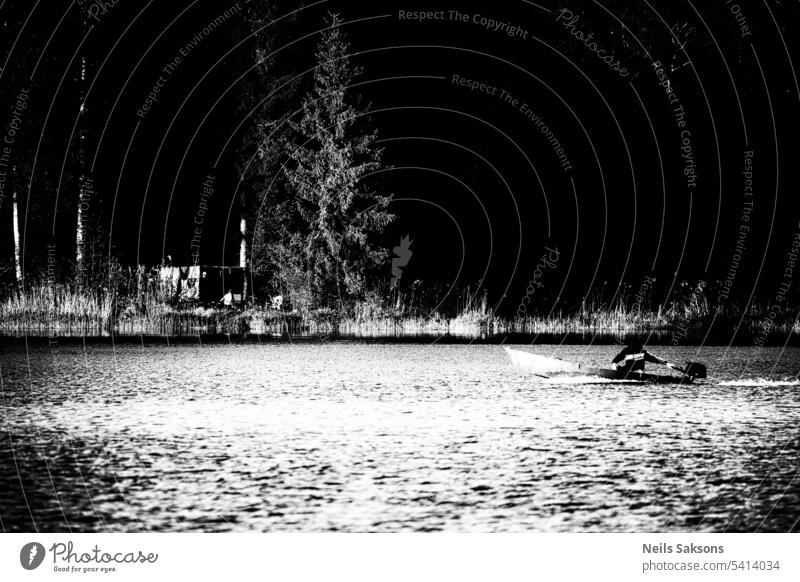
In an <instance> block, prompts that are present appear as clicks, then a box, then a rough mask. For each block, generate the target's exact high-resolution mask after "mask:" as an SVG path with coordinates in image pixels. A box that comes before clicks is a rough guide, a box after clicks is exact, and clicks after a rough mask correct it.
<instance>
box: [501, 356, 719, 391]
mask: <svg viewBox="0 0 800 582" xmlns="http://www.w3.org/2000/svg"><path fill="white" fill-rule="evenodd" d="M505 350H506V353H507V354H508V356H509V357H510V358H511V363H512V364H513V365H514V366H515V367H516V368H518V369H520V370H524V371H525V372H528V373H530V374H533V375H534V376H537V377H539V378H544V379H550V378H562V377H581V376H583V377H587V378H597V379H603V380H612V381H613V380H619V381H634V382H652V383H658V384H691V383H692V382H694V380H695V379H696V378H705V377H706V367H705V365H703V364H701V363H699V362H688V363H687V364H686V367H684V368H681V367H680V366H677V365H675V364H671V363H669V362H666V361H663V360H661V362H660V363H663V364H664V365H665V366H667V367H668V368H670V369H672V370H675V371H676V372H678V373H679V374H680V375H675V374H649V373H647V372H644V371H643V370H625V369H621V368H611V367H608V368H604V367H600V366H591V365H586V364H576V363H574V362H568V361H566V360H562V359H561V358H551V357H549V356H542V355H540V354H534V353H531V352H527V351H523V350H517V349H514V348H509V347H506V348H505Z"/></svg>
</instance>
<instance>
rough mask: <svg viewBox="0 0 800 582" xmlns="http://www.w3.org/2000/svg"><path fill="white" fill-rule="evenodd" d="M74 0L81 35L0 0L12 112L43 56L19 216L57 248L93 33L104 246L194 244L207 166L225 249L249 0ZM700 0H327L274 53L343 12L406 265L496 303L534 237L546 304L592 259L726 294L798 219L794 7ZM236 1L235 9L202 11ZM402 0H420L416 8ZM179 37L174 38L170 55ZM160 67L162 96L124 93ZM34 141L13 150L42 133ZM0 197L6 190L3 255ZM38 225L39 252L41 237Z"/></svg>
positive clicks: (611, 281)
mask: <svg viewBox="0 0 800 582" xmlns="http://www.w3.org/2000/svg"><path fill="white" fill-rule="evenodd" d="M253 1H255V0H253ZM83 4H84V6H83V9H84V10H85V11H87V12H88V13H90V14H93V15H96V16H97V18H96V19H95V18H90V19H89V21H88V22H89V23H90V24H91V25H92V27H91V31H90V32H89V35H88V37H86V40H85V41H84V44H83V45H82V47H81V50H82V53H81V52H77V51H78V49H79V45H80V43H81V39H82V38H83V37H82V34H81V27H80V18H79V17H78V16H79V14H80V13H79V12H78V6H77V5H76V4H73V5H70V3H69V2H61V1H53V2H48V3H47V6H44V4H43V3H40V4H36V3H31V2H25V3H22V2H11V3H9V2H6V3H5V4H4V5H3V7H2V8H0V14H2V15H3V22H4V24H5V29H4V35H3V36H4V38H3V43H4V54H5V55H6V56H8V55H10V57H9V66H8V68H7V70H6V71H5V72H4V76H3V78H2V91H3V104H4V105H3V107H4V111H5V112H6V115H7V116H10V111H11V109H10V108H9V106H10V104H12V103H13V101H14V99H15V98H16V96H17V94H18V91H19V88H20V86H21V85H23V84H24V83H25V79H26V75H27V78H28V79H30V75H31V74H33V79H30V80H29V82H28V83H29V86H30V87H31V92H32V97H31V108H30V111H31V112H30V114H29V116H28V118H27V122H28V126H27V130H26V131H27V135H28V136H30V137H35V138H36V139H34V140H33V141H34V143H38V142H39V139H38V138H39V137H40V136H45V137H44V138H43V139H42V143H43V144H44V145H43V146H41V147H40V153H39V159H40V160H41V162H39V164H38V166H37V171H38V172H39V173H40V175H42V173H46V174H47V176H49V177H41V178H37V177H36V176H35V177H34V182H33V183H34V187H32V190H31V191H32V195H31V204H30V208H31V210H30V216H29V221H28V222H26V224H31V225H34V224H36V221H37V220H38V221H39V222H40V223H41V225H43V226H40V227H34V226H31V227H30V231H29V232H31V233H33V232H34V231H36V232H38V233H42V232H43V233H45V235H46V236H51V235H48V234H47V233H48V232H52V225H53V224H55V229H56V234H55V235H53V238H54V240H57V241H58V244H59V249H60V250H62V251H63V254H64V255H68V254H69V252H70V249H69V245H68V242H62V241H66V240H67V239H68V236H69V232H70V227H71V225H72V223H73V218H72V217H73V214H72V213H73V212H74V208H73V207H72V206H70V204H71V203H70V202H69V199H70V198H72V197H74V196H72V195H71V194H69V193H68V189H67V188H66V186H62V188H64V195H63V196H59V199H58V200H57V201H56V200H55V199H54V198H53V197H52V196H51V197H49V198H47V199H46V201H45V202H41V199H42V196H39V198H37V191H36V186H35V184H36V183H37V180H38V179H40V180H41V182H40V183H41V188H42V189H47V188H51V186H48V184H51V183H52V182H53V174H54V173H56V174H57V173H58V172H59V171H60V169H61V167H62V165H63V161H64V157H65V155H66V156H67V157H68V158H69V156H70V155H72V156H74V155H75V153H74V152H75V150H76V148H75V147H74V145H73V146H70V147H67V146H68V144H70V143H71V142H72V143H73V144H74V139H73V140H71V139H70V136H71V135H73V133H72V129H73V126H74V124H75V122H76V113H75V112H76V108H75V99H74V94H75V91H76V90H77V89H76V88H77V87H78V86H79V84H77V83H76V82H75V71H76V63H77V62H79V61H77V60H75V59H79V57H78V56H76V55H79V54H84V55H86V56H87V59H88V62H89V68H88V76H89V79H90V84H91V91H90V94H89V95H88V97H87V108H88V110H87V111H88V112H87V116H86V120H87V123H88V124H89V125H90V133H89V134H90V139H89V140H88V143H89V146H90V147H89V148H88V150H89V154H88V155H89V158H90V159H91V162H92V163H93V172H92V175H93V177H94V178H95V182H96V190H97V194H96V196H97V197H98V204H99V205H100V206H101V207H102V208H103V217H102V219H98V220H102V221H103V225H104V228H106V229H108V228H109V227H110V233H111V243H112V246H113V248H114V252H115V253H116V254H118V255H119V256H121V257H122V258H123V261H125V262H129V263H133V262H137V261H138V262H141V263H147V264H152V263H155V262H157V261H159V260H160V259H161V257H162V256H163V255H165V254H172V255H173V256H174V257H176V259H177V260H179V261H180V260H185V261H187V262H188V252H189V245H190V238H191V228H192V221H193V219H194V218H195V216H196V215H197V212H198V205H199V203H200V201H201V194H202V192H203V190H202V184H203V182H204V181H205V180H206V178H207V176H209V175H213V176H214V194H213V197H212V198H211V199H210V200H209V205H210V208H209V211H208V214H207V218H206V219H205V222H204V231H203V243H202V249H203V250H202V252H203V259H202V260H203V262H205V263H219V262H223V261H224V262H228V263H234V264H235V263H236V261H237V248H236V232H235V230H236V227H237V224H238V209H237V196H236V194H235V192H236V187H237V181H238V175H237V172H236V170H235V161H236V160H235V156H236V155H237V154H236V153H235V152H236V151H238V148H239V147H240V145H241V140H242V135H243V132H244V131H245V130H246V129H247V127H248V119H247V117H246V115H245V112H244V108H243V107H242V103H243V101H244V97H243V95H244V94H245V92H247V91H252V90H254V87H253V71H252V66H253V61H252V45H251V43H250V42H249V41H248V40H247V32H246V31H247V27H246V26H245V23H244V22H243V19H242V17H241V15H242V14H243V13H244V10H245V9H246V3H241V4H240V5H239V6H240V7H241V10H239V9H236V8H235V6H236V5H235V4H233V3H226V2H214V3H211V2H197V1H196V2H190V1H187V0H177V1H174V0H171V1H169V2H167V1H165V0H153V1H152V2H136V3H134V2H129V1H126V0H121V1H120V2H118V3H117V4H116V5H115V6H113V7H111V8H109V9H108V10H107V12H106V13H105V14H103V13H102V10H99V9H98V8H97V7H96V5H95V4H93V3H92V2H85V3H83ZM706 4H707V3H702V5H701V3H697V2H689V1H686V0H681V1H678V2H674V1H672V0H669V1H650V2H623V1H614V2H611V1H608V2H591V3H588V2H580V3H579V2H563V3H559V4H556V3H553V2H539V3H533V2H527V1H525V0H518V1H507V2H492V3H490V2H474V3H464V2H458V3H453V4H452V5H447V4H443V3H421V2H420V3H416V4H413V3H412V4H408V3H395V2H382V3H377V4H374V5H373V4H366V3H356V2H345V1H342V2H334V1H327V2H318V3H316V4H312V5H311V6H310V7H308V8H305V9H303V10H301V11H300V12H299V13H298V14H299V18H298V19H297V20H296V21H295V22H294V23H293V24H291V25H288V24H285V23H284V22H279V23H276V24H274V26H275V27H282V26H286V27H288V28H285V29H283V30H282V32H283V33H284V35H286V36H288V37H289V38H291V39H292V44H291V46H290V47H288V48H286V49H283V51H282V55H281V56H280V58H282V59H284V60H285V61H286V60H288V66H290V68H293V69H294V70H295V71H296V73H297V74H300V73H303V72H304V71H307V70H309V69H311V68H312V67H313V66H314V55H313V53H314V46H315V44H316V42H317V41H318V39H319V32H320V31H321V30H322V29H323V28H324V27H325V26H326V23H325V17H326V15H327V13H328V12H329V11H336V12H339V13H341V15H342V17H343V18H344V19H345V25H344V30H345V31H346V33H347V34H348V36H349V38H350V40H351V42H352V50H353V53H354V58H355V59H356V60H357V62H358V63H359V64H361V65H363V66H364V76H363V79H362V81H363V82H362V84H361V85H359V86H358V87H356V88H354V89H353V91H354V94H356V93H357V94H359V95H360V96H361V98H362V99H363V101H364V102H365V103H369V104H370V105H371V111H372V113H371V114H370V118H369V121H370V122H371V124H372V125H373V127H375V128H376V129H377V130H378V132H379V135H380V138H381V140H382V141H381V145H382V146H383V147H384V148H385V154H384V160H385V162H386V163H387V164H388V165H390V166H392V168H391V169H390V170H387V172H386V174H385V176H384V178H385V180H384V185H385V187H386V188H387V190H388V191H390V192H392V193H393V194H394V195H395V197H396V200H395V202H393V204H392V207H391V209H392V211H393V212H395V213H396V214H397V219H396V221H395V223H394V224H393V225H392V226H391V228H390V229H389V231H388V232H387V233H386V239H385V244H386V246H387V247H392V246H394V245H397V244H398V243H399V240H400V237H401V236H402V235H405V234H409V235H410V236H411V238H412V239H413V241H414V242H413V245H412V251H413V256H412V258H411V260H410V261H409V264H408V266H407V267H406V270H405V272H404V275H403V276H404V277H405V278H406V279H404V281H406V282H410V281H413V280H414V279H423V280H425V281H431V282H432V281H439V282H441V283H443V284H450V283H456V284H458V285H462V286H466V285H467V284H470V283H472V284H473V285H474V284H475V283H478V282H479V281H480V282H482V283H483V284H484V285H485V286H487V287H488V289H489V291H490V294H491V297H492V300H493V301H501V299H502V296H503V294H504V293H507V297H506V299H505V301H504V303H503V305H504V306H505V307H506V308H509V307H510V308H511V309H512V310H513V308H514V306H515V305H516V304H517V303H518V301H519V299H520V298H521V296H522V294H524V287H525V285H526V283H527V281H528V280H529V279H530V278H531V277H532V276H534V273H535V272H536V266H537V263H539V262H540V259H541V257H542V256H543V254H546V253H549V251H546V250H545V247H548V248H553V249H557V250H558V253H557V255H558V261H557V264H556V265H554V266H552V267H546V268H544V270H542V269H540V272H539V275H541V279H540V281H541V282H542V283H543V284H544V287H545V288H546V293H545V292H544V291H542V292H541V293H540V294H539V296H541V297H547V299H546V300H545V301H546V302H549V304H552V302H553V301H554V297H555V296H556V295H558V294H559V293H560V291H561V289H562V288H563V289H565V291H564V297H565V299H564V301H566V302H574V301H579V300H580V299H581V298H582V297H584V296H585V295H586V294H589V293H591V290H592V289H596V288H597V287H598V286H601V285H602V284H603V282H605V281H607V282H608V283H607V285H608V286H610V287H615V286H616V285H617V284H618V282H619V281H625V282H627V283H628V284H630V285H631V289H632V291H631V293H636V290H637V289H638V288H639V287H640V285H641V282H642V281H643V278H644V277H646V276H655V277H656V278H657V280H659V281H660V282H661V284H663V285H664V286H665V288H666V287H668V286H669V283H670V282H671V281H672V280H673V279H675V280H677V281H683V280H697V279H703V280H705V281H709V282H712V281H715V280H718V281H725V279H726V278H730V277H731V273H732V272H733V281H732V285H733V287H732V288H733V291H734V294H735V295H737V296H745V297H746V296H747V295H749V293H750V291H751V290H752V289H753V288H754V287H756V286H757V287H758V289H759V293H760V295H762V296H764V297H768V296H772V295H774V294H775V293H776V291H777V289H778V287H777V285H778V283H779V281H780V280H781V277H782V276H783V274H784V269H785V266H786V264H787V252H788V251H789V250H790V249H791V243H792V240H793V238H794V236H795V235H796V234H797V233H798V228H799V227H798V221H799V220H800V211H799V210H800V206H799V205H798V204H797V202H796V200H797V189H798V186H799V185H798V183H797V178H796V172H795V171H794V166H795V164H796V160H797V159H798V157H797V154H798V151H797V150H798V148H797V146H796V135H797V132H798V126H797V125H798V118H797V113H796V112H797V111H798V105H800V92H798V84H797V77H796V71H795V70H794V69H793V68H792V61H791V59H792V57H796V56H797V47H796V40H795V37H796V34H795V32H796V30H797V25H798V15H797V9H796V8H795V5H794V4H793V3H788V2H774V1H769V2H746V1H742V2H739V3H738V4H734V3H727V4H726V3H725V2H715V3H713V4H712V5H709V6H707V5H706ZM32 5H35V6H36V8H35V9H33V8H32ZM70 6H71V7H70ZM454 6H456V7H457V8H454ZM232 7H234V11H237V10H239V12H238V14H234V15H233V16H231V17H230V18H229V19H226V20H224V21H223V22H221V23H220V25H219V26H218V27H216V28H215V29H214V30H213V31H210V33H209V34H207V35H204V34H202V31H203V28H204V27H206V26H207V25H208V23H210V22H212V21H214V20H215V19H217V18H218V17H219V16H220V15H222V14H223V13H224V12H225V11H226V10H228V9H230V8H232ZM286 10H290V9H286ZM401 11H403V13H402V14H401ZM415 11H426V12H430V13H431V14H428V15H427V16H428V17H429V18H427V19H426V20H425V21H420V20H419V19H415V18H414V16H413V15H412V14H411V13H413V12H415ZM456 12H457V13H458V14H456ZM65 14H66V16H63V15H65ZM28 17H30V18H28ZM62 17H63V18H62ZM25 19H28V20H27V24H26V28H25V29H22V30H23V33H22V34H21V35H20V37H19V39H18V40H17V41H16V45H15V46H14V51H13V52H9V51H10V46H11V44H12V43H13V42H14V41H13V39H12V37H13V36H15V34H14V33H15V32H18V31H19V30H21V24H22V22H24V21H25ZM59 23H60V24H59ZM743 27H745V28H743ZM590 34H591V35H592V37H591V38H589V39H588V40H587V37H588V36H589V35H590ZM198 35H201V37H202V38H199V39H198ZM581 39H582V40H581ZM187 47H190V48H189V50H188V52H187ZM182 49H183V50H184V51H185V52H187V55H186V56H184V57H182V59H181V62H180V63H179V64H177V65H176V67H175V68H174V70H173V71H172V72H171V73H170V74H165V73H164V68H165V67H166V66H167V65H168V64H169V63H170V62H173V61H174V59H175V57H177V56H180V55H181V50H182ZM600 51H604V52H600ZM598 53H599V54H598ZM42 55H43V56H42ZM605 56H609V58H608V59H607V60H608V61H610V62H605V61H604V60H603V59H602V57H605ZM612 56H613V58H611V57H612ZM37 62H39V63H40V64H39V65H38V67H36V69H35V72H33V73H32V71H34V67H35V65H36V63H37ZM655 62H660V63H661V64H662V65H663V69H664V72H663V74H661V75H659V73H658V72H657V71H656V69H657V68H658V67H657V66H654V63H655ZM284 64H286V63H284ZM619 69H622V70H619ZM62 77H64V78H65V80H63V81H62V80H61V78H62ZM159 77H162V80H161V84H162V85H163V86H161V87H159V94H158V100H157V101H155V102H153V103H152V106H151V108H150V110H148V111H147V112H145V114H144V115H137V111H140V110H142V107H143V105H144V104H145V102H146V100H147V96H148V93H149V92H150V91H151V90H152V89H153V88H154V86H157V85H158V83H159ZM306 78H307V77H306ZM462 80H463V81H462ZM667 82H668V83H669V91H670V92H668V91H667V86H666V85H667ZM473 85H474V88H472V89H471V88H470V86H473ZM481 85H483V88H481ZM264 89H265V88H258V87H255V90H256V91H263V90H264ZM504 92H505V93H504ZM505 95H510V97H509V98H508V99H505V98H504V97H505ZM298 105H299V104H298ZM48 111H49V112H50V114H49V117H48ZM555 140H557V142H556V141H555ZM25 147H27V149H25V148H24V147H23V146H22V145H20V146H19V147H18V148H17V154H15V155H19V156H22V155H26V156H30V155H32V153H31V152H35V151H36V147H35V145H31V144H28V145H27V146H25ZM557 148H560V149H558V151H557ZM70 151H71V152H72V153H69V152H70ZM23 152H25V153H24V154H23ZM747 152H752V157H751V158H749V157H748V156H749V154H748V153H747ZM746 158H747V159H746ZM747 160H750V161H747ZM746 164H749V165H750V166H751V167H752V196H746V193H745V186H746V184H745V175H743V172H744V171H745V169H746ZM748 168H749V166H748ZM749 192H750V191H749V190H748V193H749ZM26 195H27V194H26ZM34 199H36V200H40V201H39V202H37V203H35V204H34V202H35V200H34ZM750 202H752V208H750V206H748V204H749V203H750ZM73 206H74V205H73ZM8 209H9V206H8V204H6V203H5V202H4V203H3V206H2V208H0V216H2V219H3V225H4V226H3V233H4V235H3V236H4V240H3V243H2V245H3V249H4V253H6V254H7V252H8V244H9V243H8V237H9V235H8V234H7V229H6V225H7V224H9V220H10V219H9V218H8V217H9V214H8V213H9V210H8ZM34 214H35V216H34ZM42 216H45V217H47V218H46V219H43V218H42ZM37 217H38V218H37ZM37 228H38V230H36V229H37ZM48 229H49V231H48ZM59 229H61V230H60V231H59ZM59 232H61V234H60V235H59V234H58V233H59ZM65 233H66V234H65ZM45 235H42V236H45ZM46 236H45V238H46ZM32 239H33V235H31V236H30V237H29V238H28V239H26V245H28V248H29V249H30V250H29V253H30V254H31V255H32V256H33V255H35V253H36V252H37V251H36V250H35V248H36V246H37V245H41V242H42V240H41V237H37V240H38V241H39V242H36V241H34V240H32ZM737 241H738V244H739V248H740V250H741V251H742V252H741V260H739V261H736V256H735V255H736V253H737ZM732 265H736V267H735V268H732ZM388 276H389V265H387V277H388ZM537 276H538V275H537Z"/></svg>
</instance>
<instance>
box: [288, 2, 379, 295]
mask: <svg viewBox="0 0 800 582" xmlns="http://www.w3.org/2000/svg"><path fill="white" fill-rule="evenodd" d="M316 58H317V62H318V66H317V68H316V70H315V74H314V84H313V88H312V89H311V90H310V91H309V94H308V95H307V96H306V98H305V100H304V102H303V113H302V118H301V120H300V121H299V122H297V123H294V124H293V127H294V128H295V130H296V132H297V139H296V140H295V144H293V145H290V152H289V156H290V158H291V160H290V164H289V166H288V167H287V170H286V173H287V177H288V183H289V187H290V189H291V195H292V196H293V201H294V205H295V210H296V213H297V218H298V220H297V221H296V224H295V225H293V226H294V228H293V229H292V230H293V232H292V234H291V235H290V236H288V237H287V242H288V244H289V246H290V248H291V249H290V252H289V254H291V255H293V257H286V258H287V259H288V261H287V262H288V264H287V265H286V266H287V267H289V269H290V271H291V272H290V273H287V274H289V275H291V276H292V278H293V279H294V280H295V281H297V278H298V277H297V276H298V275H299V273H297V271H298V267H300V266H302V269H303V271H304V272H303V277H304V278H305V295H306V297H307V298H308V300H309V301H310V302H312V303H314V304H316V305H318V306H319V305H329V306H332V305H335V306H337V307H338V308H342V307H343V305H344V304H345V303H347V302H349V301H350V300H352V299H355V298H358V297H360V296H362V295H363V294H364V293H365V291H366V286H367V280H368V275H369V273H370V271H371V270H372V269H374V268H376V267H377V266H379V265H381V264H382V263H384V262H385V260H386V257H387V253H386V250H385V249H384V248H382V247H380V246H378V245H377V244H376V242H375V238H376V235H377V234H378V233H380V232H381V231H382V230H383V229H384V228H385V227H386V225H387V224H388V223H389V222H390V221H391V220H392V218H393V217H392V215H391V214H389V213H388V212H387V210H386V209H387V206H388V204H389V201H390V199H391V197H390V196H385V195H380V194H378V193H377V192H375V191H374V190H373V189H371V188H370V185H369V183H370V182H372V181H373V180H371V179H370V174H372V173H374V172H375V171H376V170H378V169H380V168H381V167H382V164H381V156H382V150H380V149H378V148H376V147H375V140H376V138H377V132H375V131H369V130H368V129H366V128H365V127H364V126H365V123H364V119H365V117H366V116H365V115H364V114H365V113H366V110H365V109H364V110H361V111H359V110H357V109H356V106H355V105H353V104H352V103H351V100H350V99H349V98H350V95H351V93H352V89H351V87H352V86H353V84H354V83H355V82H356V81H357V79H358V78H359V76H360V75H361V73H362V71H361V68H360V67H357V66H355V65H354V64H353V63H352V61H351V56H350V54H349V44H348V42H347V40H346V38H345V35H344V33H343V32H342V30H341V21H340V19H339V17H338V16H336V15H333V16H332V18H331V26H330V28H328V29H327V30H326V32H325V33H324V34H323V36H322V39H321V41H320V43H319V45H318V47H317V55H316ZM291 259H294V260H291ZM292 264H293V266H290V265H292Z"/></svg>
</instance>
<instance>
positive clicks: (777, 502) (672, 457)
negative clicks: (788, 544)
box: [0, 342, 800, 532]
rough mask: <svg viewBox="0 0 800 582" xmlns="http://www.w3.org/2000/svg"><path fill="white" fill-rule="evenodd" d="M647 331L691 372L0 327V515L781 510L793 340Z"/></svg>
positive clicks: (179, 519)
mask: <svg viewBox="0 0 800 582" xmlns="http://www.w3.org/2000/svg"><path fill="white" fill-rule="evenodd" d="M536 349H537V351H539V352H540V353H546V354H551V355H558V356H560V357H563V358H565V359H573V360H577V361H581V362H587V363H588V362H592V361H595V362H607V361H609V360H610V358H611V357H612V356H613V354H614V353H615V352H616V351H617V349H616V348H615V347H614V346H552V345H549V346H537V347H536ZM654 351H655V352H656V353H660V354H662V355H665V356H666V357H668V358H670V359H674V360H677V361H680V362H683V361H685V360H687V359H697V360H702V361H705V362H706V363H707V364H708V366H709V370H710V375H711V376H712V378H710V379H709V380H708V381H707V383H705V384H703V385H690V386H680V385H679V386H652V385H650V386H648V385H636V384H620V383H605V384H587V383H583V384H582V383H579V382H577V381H575V380H573V381H571V382H570V383H550V384H548V383H543V382H542V381H538V380H535V379H532V378H531V377H529V376H526V375H524V374H523V373H520V372H518V371H517V370H515V369H513V368H512V367H511V365H510V363H509V361H508V359H507V357H506V356H505V353H504V351H503V348H502V347H501V346H498V345H438V344H433V345H424V344H422V345H420V344H402V345H397V344H369V343H347V342H341V343H322V344H319V343H317V344H314V343H302V344H290V343H268V344H263V345H257V344H247V345H224V344H223V345H210V346H209V345H206V346H200V345H185V344H184V345H179V346H172V347H170V346H166V345H164V344H158V343H154V344H152V345H145V346H135V345H131V344H126V345H118V346H117V347H116V348H113V347H111V346H110V345H92V344H87V345H86V346H83V345H80V344H75V345H59V346H58V347H57V348H56V349H55V350H52V351H51V350H50V349H49V348H48V347H47V346H46V345H38V346H29V347H28V349H27V351H26V348H25V346H24V344H16V345H15V346H8V345H6V346H4V347H3V353H2V354H0V373H1V374H2V377H1V378H0V380H1V381H2V384H1V386H0V387H1V388H2V391H1V392H0V397H1V398H2V400H1V401H0V405H1V407H2V410H0V438H2V441H0V471H1V472H0V526H2V528H3V529H4V530H6V531H19V530H27V531H32V530H34V529H38V530H39V531H67V530H71V531H154V530H155V531H193V530H202V531H246V530H255V531H371V532H376V531H377V532H391V531H438V530H446V531H581V532H582V531H602V532H609V531H648V532H657V531H725V530H727V531H755V530H758V531H790V530H798V518H800V477H798V459H800V423H799V422H798V421H800V385H798V383H797V382H796V381H795V380H793V378H795V377H796V375H797V373H798V371H800V352H799V351H798V349H797V348H789V349H787V350H785V351H781V349H780V348H764V349H761V350H757V351H756V350H753V349H752V348H751V349H747V348H731V349H728V350H726V349H725V348H703V349H702V350H701V351H699V352H697V349H696V348H660V349H654Z"/></svg>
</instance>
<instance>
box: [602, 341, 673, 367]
mask: <svg viewBox="0 0 800 582" xmlns="http://www.w3.org/2000/svg"><path fill="white" fill-rule="evenodd" d="M645 362H651V363H653V364H662V365H665V364H666V363H667V362H666V360H662V359H661V358H658V357H656V356H654V355H653V354H651V353H650V352H648V351H647V350H646V349H644V347H643V346H642V344H631V345H629V346H625V349H623V350H622V351H621V352H620V353H618V354H617V355H616V356H614V359H613V360H611V363H612V364H614V365H615V366H616V368H617V370H622V371H623V372H625V373H626V374H627V373H628V372H643V371H644V363H645Z"/></svg>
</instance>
